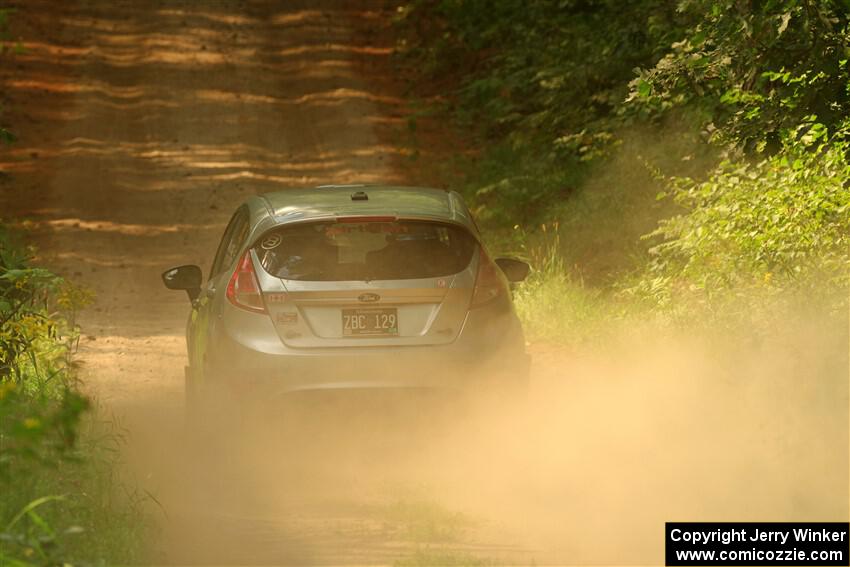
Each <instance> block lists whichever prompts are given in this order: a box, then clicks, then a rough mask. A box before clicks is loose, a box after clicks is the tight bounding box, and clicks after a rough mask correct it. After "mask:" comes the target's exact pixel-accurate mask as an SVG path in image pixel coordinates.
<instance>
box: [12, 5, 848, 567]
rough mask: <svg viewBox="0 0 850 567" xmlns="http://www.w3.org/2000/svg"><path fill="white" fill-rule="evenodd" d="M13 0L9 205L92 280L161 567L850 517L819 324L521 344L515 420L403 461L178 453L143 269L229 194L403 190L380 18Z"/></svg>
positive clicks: (72, 268) (562, 558)
mask: <svg viewBox="0 0 850 567" xmlns="http://www.w3.org/2000/svg"><path fill="white" fill-rule="evenodd" d="M15 4H17V5H18V8H19V9H20V12H19V14H18V15H17V16H16V22H15V26H16V27H15V30H14V35H15V36H16V37H20V38H21V40H22V44H23V47H24V48H25V51H24V53H22V54H18V55H15V56H14V57H7V58H6V59H5V60H4V62H3V64H4V67H3V70H2V76H0V79H2V82H3V97H4V98H3V104H4V107H5V108H6V113H5V115H4V120H6V121H7V122H9V123H10V124H11V125H12V126H13V130H15V131H16V132H17V133H18V134H19V137H20V140H19V142H18V143H16V144H15V145H13V146H10V147H7V148H3V149H2V154H0V171H2V172H3V173H2V178H0V215H2V216H3V217H15V218H26V219H30V221H31V222H30V227H31V228H32V235H33V238H34V239H35V241H36V243H37V244H38V245H39V247H40V249H41V257H40V260H41V261H43V262H44V263H45V264H47V265H50V266H52V267H55V268H56V269H57V270H58V271H59V272H60V273H63V274H65V275H68V276H70V277H72V278H73V279H74V280H75V281H77V282H80V283H82V284H84V285H86V286H88V287H90V288H92V289H93V290H94V292H95V293H96V297H97V299H96V302H95V304H94V305H93V306H92V307H91V308H89V309H87V310H86V311H85V312H84V313H83V314H82V316H81V319H80V323H81V325H82V327H83V329H84V338H83V340H82V342H81V348H80V360H81V362H82V365H83V370H82V372H83V377H84V379H85V381H86V385H87V388H89V389H90V390H91V391H92V392H94V393H96V394H97V396H98V397H99V398H100V400H101V401H102V402H103V404H104V405H105V406H106V407H107V408H108V409H109V410H110V411H113V412H115V413H116V414H117V415H119V416H120V418H121V419H122V421H123V422H125V423H126V424H127V426H128V428H129V430H130V449H129V450H128V455H127V460H128V471H129V474H131V475H132V476H133V482H137V483H139V484H140V485H141V486H142V487H143V488H145V489H148V490H150V491H151V492H152V493H154V494H156V496H157V499H158V500H159V501H160V502H161V503H162V507H163V510H158V509H155V510H154V511H153V512H152V513H153V514H154V515H155V516H156V517H157V520H158V522H159V523H160V525H161V530H162V531H161V536H160V537H159V538H158V541H157V542H156V546H155V547H156V549H155V550H153V552H152V553H153V557H154V559H155V561H157V562H171V563H203V562H206V563H218V564H222V563H223V564H234V563H242V564H245V563H290V564H308V563H343V562H344V563H381V562H384V563H392V562H394V561H396V560H398V559H403V558H410V557H413V558H418V559H417V560H418V561H419V564H439V563H446V562H448V561H450V560H451V561H458V560H459V559H458V558H461V560H465V561H466V562H467V563H470V562H472V559H470V558H474V557H484V558H488V560H489V559H492V560H496V561H504V562H508V563H522V564H525V563H531V562H536V563H537V564H546V563H549V564H552V563H556V564H563V563H572V564H580V563H588V562H597V563H598V562H607V563H612V564H613V563H632V564H634V563H637V562H645V563H649V562H659V561H660V557H661V555H660V553H661V549H660V536H659V535H658V534H660V533H661V531H660V530H661V529H662V525H663V522H664V521H665V520H670V519H686V518H698V519H706V520H709V519H713V520H722V519H727V520H746V519H764V518H769V519H772V520H776V521H779V520H783V519H792V518H793V519H796V520H803V519H812V520H828V519H836V520H840V519H842V518H844V519H846V515H847V498H846V491H847V487H846V479H847V476H848V475H847V469H848V464H847V459H846V454H843V453H841V452H836V451H832V450H830V447H835V446H842V447H846V446H847V433H846V424H847V412H846V406H847V404H846V397H847V395H846V382H844V384H843V385H842V382H841V381H840V380H839V381H838V382H837V383H836V384H837V385H836V384H833V383H831V382H827V383H825V382H824V381H823V380H821V381H818V380H811V381H806V380H802V381H800V380H798V379H797V378H798V376H797V375H796V374H793V373H791V374H789V370H788V369H789V368H797V369H799V368H804V369H805V371H806V372H807V373H809V374H812V375H818V376H829V377H830V380H831V379H832V377H834V376H835V370H836V369H837V368H838V369H840V368H841V367H842V364H845V359H846V356H845V354H842V353H843V352H846V341H845V342H844V343H842V342H841V337H832V336H823V332H822V330H821V329H819V328H818V326H817V322H810V323H811V324H810V325H809V327H804V326H797V327H795V330H794V334H793V336H789V337H786V338H787V342H786V343H781V344H779V343H778V344H777V345H766V346H764V345H763V346H761V347H758V348H756V349H754V350H752V351H749V350H748V351H746V352H744V353H743V354H741V352H738V351H736V353H734V356H733V355H729V359H728V360H725V359H724V360H720V361H718V360H715V359H711V358H710V357H708V356H707V355H706V354H705V351H704V349H703V348H702V345H694V344H687V343H686V344H684V345H683V344H676V345H675V346H674V347H671V346H670V345H660V344H658V342H657V341H655V340H654V338H653V337H640V336H639V335H640V334H639V333H637V335H638V336H639V339H638V340H632V339H629V340H628V341H627V344H626V345H625V346H623V345H615V346H612V349H611V350H612V352H614V353H615V354H616V356H611V353H608V354H605V355H602V356H601V357H598V358H594V356H587V357H585V358H583V359H582V360H573V359H570V358H567V360H568V362H565V357H563V356H560V355H558V354H557V353H554V352H552V351H549V350H544V351H542V353H541V351H540V349H537V353H538V356H537V357H536V361H535V368H536V369H535V376H534V390H535V392H534V393H533V400H532V403H534V404H536V405H535V411H534V412H533V417H532V418H531V419H530V420H529V421H528V422H527V423H525V425H523V426H522V427H517V423H516V422H504V423H502V422H499V421H497V420H496V421H494V420H487V421H484V422H483V423H482V424H480V427H478V428H477V429H475V428H473V429H475V431H473V432H471V433H470V436H469V437H467V438H465V439H457V438H454V437H451V438H450V439H449V440H448V441H446V442H445V443H442V444H440V443H437V444H435V446H424V445H423V446H416V447H415V448H414V450H413V451H406V452H402V453H401V454H397V453H396V454H393V453H390V454H384V453H381V452H380V451H375V450H374V447H372V449H370V450H372V452H370V451H367V450H363V451H357V450H354V449H350V450H349V452H346V451H345V450H343V451H342V452H341V453H336V454H335V456H334V459H329V460H328V461H327V462H325V463H324V464H323V465H322V466H319V467H314V468H309V469H305V468H303V467H300V466H299V465H298V464H297V463H293V460H292V459H287V458H286V456H285V455H283V456H282V455H279V454H276V453H275V452H274V451H265V452H259V453H257V454H255V455H254V456H253V458H248V459H246V460H245V461H244V462H243V463H242V464H241V465H240V466H234V465H228V464H225V463H223V462H217V461H208V462H200V463H199V462H196V461H193V460H192V459H193V457H192V456H191V455H188V454H187V453H186V451H185V446H184V445H182V444H181V441H180V439H181V435H182V434H181V431H182V429H181V427H182V424H181V423H182V422H181V409H182V386H183V374H182V372H183V365H184V364H185V354H184V348H185V347H184V342H183V337H182V333H183V330H184V322H185V318H186V316H187V314H188V310H189V305H188V302H187V301H186V298H185V296H183V295H182V294H179V293H173V292H168V291H167V290H165V289H164V288H163V287H162V284H161V282H160V279H159V274H160V272H161V271H162V270H163V269H165V268H168V267H171V266H174V265H178V264H183V263H196V264H200V265H201V266H204V267H208V266H209V261H210V258H211V256H212V253H213V251H214V249H215V246H216V244H217V239H218V238H219V236H220V234H221V231H222V229H223V226H224V224H225V223H226V222H227V220H228V217H229V215H230V213H231V211H232V210H233V209H234V208H235V206H236V204H237V203H239V202H240V201H241V200H242V199H244V198H245V196H246V195H249V194H252V193H257V192H264V191H268V190H272V189H279V188H281V187H286V186H303V185H312V184H320V183H333V182H358V181H362V182H380V181H384V182H397V181H400V182H416V181H417V180H411V179H406V178H405V175H404V174H403V173H402V168H400V167H399V164H400V162H399V160H400V159H403V155H404V153H405V149H404V148H403V147H399V146H397V145H393V144H390V143H387V140H390V139H392V138H391V136H390V135H389V134H388V132H389V131H390V128H391V127H392V126H393V125H394V124H397V123H398V122H399V121H400V118H399V117H400V116H401V115H402V113H403V101H402V100H400V99H399V98H398V93H395V92H393V89H392V88H390V86H388V85H389V82H388V81H387V80H386V74H387V73H388V72H390V71H389V69H390V66H388V65H387V62H388V58H389V57H390V46H388V45H386V44H385V40H384V39H383V38H384V35H382V34H381V33H375V30H376V29H379V28H380V26H381V25H384V24H385V23H386V21H387V20H388V18H389V17H390V14H389V13H387V11H386V8H385V7H384V5H383V2H381V1H380V0H375V1H374V2H370V1H367V0H357V1H354V2H333V1H324V2H306V1H305V2H270V1H264V0H216V1H212V0H210V1H207V2H197V1H195V0H149V1H148V2H144V3H141V2H130V1H124V2H115V1H107V0H90V1H87V2H67V1H64V0H26V2H24V1H22V0H20V1H18V2H16V3H15ZM798 333H799V334H798ZM801 337H802V338H801ZM621 347H622V348H621ZM842 349H845V351H842ZM738 355H741V356H738ZM845 368H846V365H845ZM742 369H746V380H743V381H738V382H736V381H735V380H733V379H732V378H730V376H734V375H735V372H738V373H740V372H742V371H743V370H742ZM718 376H721V377H722V379H720V380H718V379H717V377H718ZM565 377H568V380H565ZM845 379H846V378H845ZM835 392H838V395H834V393H835ZM222 461H223V460H222ZM214 469H215V470H214ZM218 469H222V470H223V471H224V472H223V473H222V474H212V473H213V472H221V471H218ZM776 471H781V474H777V473H776ZM836 495H838V496H836ZM154 508H155V507H154ZM611 534H616V537H612V535H611Z"/></svg>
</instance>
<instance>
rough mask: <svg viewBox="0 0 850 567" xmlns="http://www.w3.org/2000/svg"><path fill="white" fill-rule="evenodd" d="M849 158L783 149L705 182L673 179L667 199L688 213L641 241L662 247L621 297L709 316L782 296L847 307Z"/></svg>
mask: <svg viewBox="0 0 850 567" xmlns="http://www.w3.org/2000/svg"><path fill="white" fill-rule="evenodd" d="M817 138H819V137H815V138H814V139H817ZM848 149H850V147H848V145H847V143H846V142H844V141H839V142H833V143H825V142H821V143H819V144H817V145H816V147H809V146H806V145H804V144H801V143H789V144H788V145H787V146H786V147H785V149H784V150H783V151H782V152H780V153H778V154H776V155H774V156H772V157H769V158H765V159H762V160H760V161H758V162H756V163H749V162H742V161H734V162H724V163H723V164H721V165H720V166H719V167H718V168H717V170H716V171H715V172H714V173H713V174H712V175H711V176H710V178H709V179H708V180H706V181H704V182H696V181H693V180H691V179H688V178H677V179H672V180H671V186H670V193H671V195H672V198H673V199H675V200H676V201H677V202H678V203H679V204H680V205H682V206H683V207H684V208H685V209H686V211H687V212H686V213H684V214H681V215H677V216H674V217H672V218H669V219H667V220H663V221H662V222H661V223H660V224H659V227H658V228H657V229H656V230H655V231H653V232H652V233H651V234H650V235H648V237H649V238H657V239H660V240H661V242H660V243H659V244H658V245H657V246H655V247H654V248H653V249H652V253H653V259H652V260H651V262H650V263H649V265H648V266H647V269H646V270H645V271H644V272H643V273H642V274H641V277H640V279H639V280H638V281H637V282H633V283H632V284H631V285H630V286H627V289H628V293H629V294H631V295H634V296H637V297H641V298H644V299H647V298H648V299H651V300H652V302H653V303H654V304H656V305H660V306H662V307H671V306H673V307H675V306H677V305H682V304H694V303H695V304H698V305H706V306H709V307H713V308H714V307H717V306H719V305H723V304H724V303H726V302H727V300H728V299H730V298H734V297H738V296H741V295H742V294H746V295H750V296H753V295H762V296H763V295H768V296H769V295H772V294H774V293H776V292H779V291H781V290H804V291H805V292H806V293H807V294H808V296H809V297H811V295H812V294H814V293H815V292H818V293H821V294H827V295H834V294H836V293H837V294H838V296H839V297H845V298H846V295H847V290H848V284H850V189H848V188H850V165H848V162H847V159H846V156H847V155H848Z"/></svg>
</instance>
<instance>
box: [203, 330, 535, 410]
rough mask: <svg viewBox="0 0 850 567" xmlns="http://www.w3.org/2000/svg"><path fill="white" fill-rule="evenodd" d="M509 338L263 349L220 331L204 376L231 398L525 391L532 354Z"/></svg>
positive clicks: (521, 344) (522, 344)
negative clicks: (314, 393)
mask: <svg viewBox="0 0 850 567" xmlns="http://www.w3.org/2000/svg"><path fill="white" fill-rule="evenodd" d="M501 338H502V339H505V338H506V337H504V336H502V337H501ZM507 338H509V339H512V340H501V341H498V342H495V343H489V344H486V345H484V346H483V345H482V344H481V343H480V342H476V343H471V342H469V341H467V342H465V341H461V340H458V341H456V342H455V343H452V344H449V345H439V346H415V347H409V346H408V347H375V348H372V347H352V348H335V349H290V348H287V347H285V346H283V345H281V344H278V345H274V346H273V348H267V349H264V350H262V351H261V350H258V349H256V348H251V347H248V346H246V345H244V344H243V343H242V342H240V341H239V340H238V339H237V338H233V337H229V336H225V337H224V338H223V339H222V340H219V341H217V344H216V348H215V349H214V351H212V352H211V353H210V354H211V357H210V361H209V364H208V366H207V368H206V369H205V374H207V376H205V377H204V378H203V380H204V382H207V381H209V382H214V383H216V384H217V385H221V386H223V387H224V388H225V389H226V390H228V391H229V392H230V393H231V395H233V396H234V397H250V398H256V397H260V398H270V397H276V396H282V395H286V394H290V393H294V392H304V391H327V390H365V389H382V390H411V389H428V390H446V391H452V390H455V391H458V392H470V391H481V390H483V391H499V390H503V389H507V390H516V389H524V388H525V387H526V386H527V383H528V373H529V367H530V356H529V355H528V354H527V353H526V352H525V347H524V342H523V341H522V340H521V335H520V337H516V336H511V337H507ZM517 339H519V340H517ZM269 346H270V347H271V345H269Z"/></svg>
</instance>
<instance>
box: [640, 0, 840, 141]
mask: <svg viewBox="0 0 850 567" xmlns="http://www.w3.org/2000/svg"><path fill="white" fill-rule="evenodd" d="M677 11H678V13H679V14H680V17H681V19H682V21H683V22H686V29H685V34H684V37H683V38H682V39H681V40H680V41H677V42H674V43H673V44H672V45H671V46H670V50H669V52H668V53H667V54H666V55H665V56H664V57H663V58H662V59H661V60H660V61H658V63H657V64H656V65H655V66H653V67H651V68H649V69H648V70H644V71H640V73H639V76H638V77H637V78H636V79H635V80H634V81H632V89H631V95H630V99H631V100H632V101H633V102H634V103H635V104H634V106H635V107H640V108H641V109H643V110H650V111H659V110H665V109H667V108H670V107H672V106H676V105H682V104H689V105H692V106H699V107H701V108H702V109H703V111H704V114H705V116H706V123H707V124H706V125H707V127H708V128H709V130H710V131H712V132H713V136H714V137H715V138H716V139H717V140H718V141H720V142H723V143H728V144H732V145H740V146H743V147H745V148H747V149H768V150H770V151H776V150H778V149H779V147H780V140H781V139H782V138H783V136H784V134H785V133H786V132H788V131H789V130H791V129H793V128H795V127H796V126H797V125H798V124H800V123H802V122H804V121H808V120H809V119H808V118H807V117H810V116H815V117H816V121H817V122H818V123H821V124H824V125H825V126H826V127H827V128H828V129H830V130H834V129H836V128H837V127H839V126H840V123H841V122H842V120H843V119H844V118H845V117H846V116H848V114H850V67H848V59H850V27H848V26H849V24H848V17H850V5H848V3H847V2H846V0H817V1H815V0H764V1H761V2H740V1H738V0H720V1H718V0H684V1H682V2H680V3H679V5H678V8H677Z"/></svg>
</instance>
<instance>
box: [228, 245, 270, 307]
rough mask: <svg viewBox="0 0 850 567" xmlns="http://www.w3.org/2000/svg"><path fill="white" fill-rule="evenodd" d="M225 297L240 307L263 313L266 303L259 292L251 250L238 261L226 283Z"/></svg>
mask: <svg viewBox="0 0 850 567" xmlns="http://www.w3.org/2000/svg"><path fill="white" fill-rule="evenodd" d="M226 295H227V299H228V300H229V301H230V303H232V304H233V305H235V306H236V307H239V308H240V309H245V310H247V311H253V312H254V313H265V312H266V304H265V303H264V302H263V295H262V293H260V284H259V283H257V274H255V273H254V263H253V262H252V261H251V251H250V250H247V251H246V252H245V254H244V255H243V256H242V258H240V259H239V263H238V264H237V265H236V271H235V272H233V276H231V278H230V282H228V284H227V293H226Z"/></svg>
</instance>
